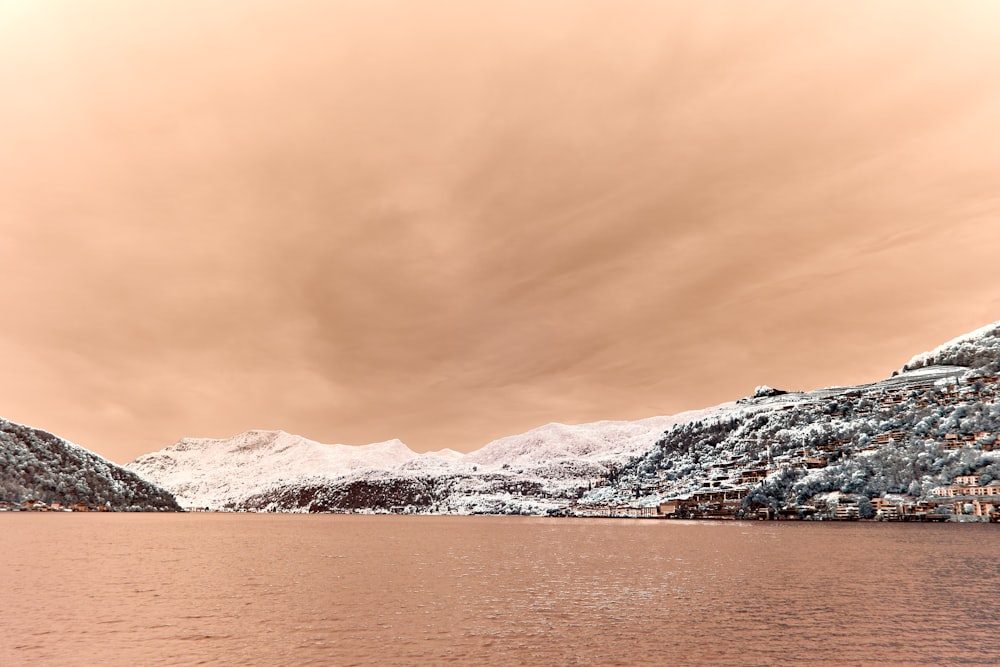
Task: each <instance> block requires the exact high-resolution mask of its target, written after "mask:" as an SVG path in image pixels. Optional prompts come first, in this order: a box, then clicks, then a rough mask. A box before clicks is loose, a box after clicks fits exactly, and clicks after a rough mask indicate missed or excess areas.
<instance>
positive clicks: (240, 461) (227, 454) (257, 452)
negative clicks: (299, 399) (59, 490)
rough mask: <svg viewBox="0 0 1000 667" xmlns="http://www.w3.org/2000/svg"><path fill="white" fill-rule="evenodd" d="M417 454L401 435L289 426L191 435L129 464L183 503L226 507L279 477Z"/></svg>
mask: <svg viewBox="0 0 1000 667" xmlns="http://www.w3.org/2000/svg"><path fill="white" fill-rule="evenodd" d="M440 456H442V457H447V456H448V454H442V455H440ZM417 457H418V455H417V453H416V452H414V451H413V450H411V449H410V448H409V447H407V446H406V445H405V444H403V443H402V442H400V441H399V440H389V441H387V442H379V443H375V444H371V445H360V446H352V445H326V444H322V443H319V442H315V441H313V440H308V439H306V438H303V437H301V436H297V435H292V434H290V433H285V432H284V431H260V430H255V431H246V432H245V433H240V434H239V435H236V436H233V437H231V438H223V439H209V438H185V439H183V440H181V441H180V442H178V443H177V444H175V445H171V446H170V447H167V448H166V449H163V450H160V451H158V452H154V453H152V454H146V455H145V456H141V457H139V458H137V459H136V460H135V461H132V462H131V463H128V464H126V466H125V467H126V468H127V469H129V470H131V471H133V472H135V473H136V474H138V475H140V476H142V477H144V478H146V479H148V480H151V481H153V482H154V483H156V484H159V485H161V486H163V487H164V488H168V489H171V490H172V491H173V492H174V495H175V496H176V497H177V499H178V502H180V503H181V505H183V506H186V507H221V506H222V505H223V504H225V503H226V502H227V501H231V500H233V499H236V498H241V497H243V496H245V495H248V494H250V493H253V492H255V491H257V490H259V489H261V488H264V487H267V486H269V485H272V484H274V483H277V482H283V481H285V482H288V481H292V480H298V479H304V478H309V477H324V478H331V479H332V478H336V477H339V476H342V475H345V474H347V473H349V472H351V471H354V470H358V469H362V468H394V467H397V466H399V465H401V464H403V463H405V462H407V461H411V460H413V459H416V458H417ZM431 458H432V459H434V458H435V457H433V456H432V457H431Z"/></svg>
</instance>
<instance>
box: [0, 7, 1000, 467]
mask: <svg viewBox="0 0 1000 667" xmlns="http://www.w3.org/2000/svg"><path fill="white" fill-rule="evenodd" d="M997 34H1000V8H998V7H997V5H996V3H994V2H991V1H989V0H984V1H982V2H961V1H958V2H949V3H940V2H936V3H930V2H919V1H914V0H906V1H899V2H877V1H876V2H870V3H819V2H815V3H814V2H799V1H795V2H791V1H789V2H777V1H774V2H769V1H767V0H764V1H761V2H755V3H740V2H715V1H713V0H708V1H707V2H703V1H699V2H694V1H690V2H684V1H681V0H679V1H678V2H658V1H653V0H636V1H634V2H628V3H622V2H618V1H617V0H609V1H590V0H577V1H573V2H568V1H564V0H552V1H548V2H544V3H540V2H537V1H534V0H532V1H520V0H504V1H503V2H499V1H492V0H487V1H484V2H467V1H466V0H455V1H444V0H428V1H426V2H419V3H418V2H405V1H398V2H396V1H389V0H363V1H362V0H342V1H338V2H326V1H325V0H246V1H245V2H239V3H233V2H230V1H229V0H138V1H137V0H98V1H95V2H92V1H90V0H61V1H57V0H0V304H2V308H3V313H4V316H3V318H2V326H0V415H3V416H4V417H6V418H8V419H12V420H15V421H19V422H22V423H28V424H31V425H34V426H37V427H40V428H44V429H46V430H49V431H51V432H54V433H56V434H58V435H60V436H63V437H66V438H68V439H70V440H72V441H74V442H77V443H79V444H81V445H84V446H86V447H88V448H89V449H92V450H94V451H96V452H98V453H100V454H102V455H104V456H106V457H108V458H110V459H111V460H113V461H117V462H119V463H124V462H126V461H129V460H131V459H133V458H135V457H136V456H138V455H140V454H142V453H146V452H150V451H154V450H157V449H160V448H162V447H165V446H167V445H169V444H171V443H173V442H175V441H177V440H178V439H180V438H182V437H226V436H229V435H232V434H235V433H238V432H241V431H244V430H247V429H251V428H268V429H283V430H286V431H289V432H292V433H297V434H300V435H303V436H306V437H308V438H311V439H314V440H318V441H321V442H330V443H347V444H363V443H369V442H377V441H382V440H387V439H391V438H400V439H401V440H403V441H404V442H406V443H407V444H408V445H410V446H411V447H412V448H413V449H415V450H417V451H427V450H435V449H440V448H443V447H451V448H454V449H457V450H460V451H469V450H472V449H476V448H478V447H480V446H482V445H484V444H486V443H487V442H489V441H490V440H492V439H494V438H497V437H501V436H504V435H510V434H515V433H519V432H523V431H525V430H528V429H530V428H533V427H535V426H538V425H541V424H544V423H547V422H552V421H558V422H564V423H580V422H588V421H596V420H601V419H638V418H642V417H649V416H653V415H662V414H672V413H676V412H680V411H682V410H687V409H695V408H702V407H706V406H710V405H714V404H717V403H722V402H725V401H730V400H735V399H737V398H739V397H741V396H745V395H748V394H750V393H752V392H753V390H754V387H755V386H757V385H760V384H768V385H771V386H776V387H780V388H784V389H812V388H818V387H824V386H831V385H843V384H853V383H859V382H867V381H873V380H876V379H879V378H882V377H885V376H887V375H888V374H889V373H890V372H891V371H892V370H894V369H896V368H898V367H900V366H901V365H902V364H903V363H905V362H906V361H907V360H908V359H909V357H910V356H912V355H913V354H915V353H918V352H921V351H923V350H926V349H929V348H932V347H934V346H936V345H937V344H939V343H941V342H944V341H945V340H947V339H950V338H952V337H954V336H956V335H959V334H961V333H963V332H965V331H968V330H971V329H974V328H976V327H978V326H981V325H983V324H985V323H988V322H991V321H994V320H1000V256H998V255H997V252H996V248H998V247H1000V219H998V214H1000V145H998V144H1000V134H998V132H997V128H998V127H1000V87H998V86H997V85H996V81H998V80H1000V40H997V39H996V35H997Z"/></svg>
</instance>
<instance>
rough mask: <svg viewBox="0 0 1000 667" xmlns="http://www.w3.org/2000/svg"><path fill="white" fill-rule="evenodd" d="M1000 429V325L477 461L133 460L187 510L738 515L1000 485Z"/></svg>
mask: <svg viewBox="0 0 1000 667" xmlns="http://www.w3.org/2000/svg"><path fill="white" fill-rule="evenodd" d="M998 433H1000V323H995V324H992V325H989V326H987V327H983V328H981V329H979V330H977V331H975V332H972V333H971V334H967V335H965V336H962V337H959V338H957V339H955V340H954V341H951V342H949V343H946V344H945V345H942V346H940V347H938V348H937V349H935V350H932V351H931V352H928V353H925V354H922V355H917V356H916V357H914V358H913V359H911V361H910V362H909V363H907V364H906V366H904V367H903V370H902V371H901V372H897V373H894V374H893V376H892V377H890V378H887V379H885V380H881V381H878V382H873V383H870V384H866V385H859V386H854V387H831V388H826V389H820V390H815V391H809V392H784V391H779V390H774V389H771V388H768V387H758V388H757V390H756V391H755V392H754V394H753V395H752V396H750V397H747V398H743V399H740V400H739V401H736V402H734V403H727V404H723V405H720V406H716V407H714V408H709V409H706V410H700V411H694V412H688V413H683V414H679V415H675V416H670V417H652V418H649V419H643V420H638V421H632V422H624V421H621V422H614V421H603V422H595V423H592V424H579V425H565V424H547V425H544V426H541V427H539V428H536V429H533V430H531V431H528V432H526V433H522V434H520V435H514V436H508V437H505V438H500V439H498V440H495V441H493V442H491V443H489V444H487V445H486V446H484V447H482V448H481V449H479V450H477V451H474V452H471V453H469V454H466V455H462V454H459V453H457V452H452V451H449V450H444V451H442V452H438V453H430V454H417V453H415V452H413V451H412V450H410V449H409V448H408V447H406V446H405V445H403V444H402V443H401V442H399V441H390V442H387V443H377V444H374V445H365V446H359V447H351V446H346V445H322V444H319V443H315V442H312V441H309V440H306V439H304V438H300V437H298V436H292V435H289V434H287V433H282V432H280V431H278V432H272V431H250V432H248V433H245V434H241V435H239V436H236V437H234V438H230V439H226V440H182V441H181V442H180V443H178V444H176V445H173V446H172V447H168V448H167V449H165V450H162V451H160V452H156V453H154V454H149V455H147V456H144V457H141V458H139V459H137V460H136V461H134V462H133V463H131V464H129V465H128V467H129V468H130V469H131V470H134V471H135V472H137V473H139V474H141V475H143V476H145V477H147V478H148V479H150V480H153V481H154V482H156V483H157V484H161V485H163V486H164V487H165V488H168V489H170V490H171V491H173V492H174V493H175V494H176V495H177V496H178V498H179V499H180V500H181V503H182V504H184V505H188V506H207V507H212V508H216V509H235V510H254V511H293V512H318V511H413V512H428V513H457V514H474V513H491V514H545V513H571V514H572V513H578V514H579V513H583V514H587V513H595V512H596V513H600V512H603V511H611V508H615V507H622V506H626V505H631V506H633V507H634V508H641V507H652V506H656V505H658V504H659V503H661V502H665V501H670V500H675V499H676V500H677V501H678V502H682V503H686V504H685V505H684V507H686V508H687V509H686V510H685V511H688V512H691V513H695V514H696V513H697V512H703V513H704V512H708V513H712V512H715V513H717V514H718V515H720V516H722V515H726V516H738V515H741V514H742V513H745V512H748V511H753V510H754V509H755V508H759V507H768V508H771V510H774V511H775V512H776V511H779V510H780V511H793V510H792V508H798V507H812V505H810V503H816V502H820V501H821V500H822V499H823V498H827V497H829V496H830V494H834V496H836V495H837V494H843V495H845V497H846V496H849V497H852V498H854V499H855V502H862V501H864V502H868V503H874V502H876V501H878V502H882V501H884V499H885V497H886V496H887V494H888V495H889V496H892V495H893V494H896V495H895V496H893V497H902V496H904V495H905V496H906V497H907V498H909V500H912V501H913V502H914V503H917V502H925V501H927V499H928V498H930V496H931V495H932V493H933V490H934V489H935V488H938V487H940V486H941V485H944V484H948V483H950V481H951V479H952V478H953V477H955V476H958V475H976V476H978V477H979V478H980V479H983V480H987V481H989V480H992V479H994V478H996V479H1000V447H995V446H994V445H995V444H996V443H997V434H998ZM886 502H888V501H886ZM692 508H693V509H692Z"/></svg>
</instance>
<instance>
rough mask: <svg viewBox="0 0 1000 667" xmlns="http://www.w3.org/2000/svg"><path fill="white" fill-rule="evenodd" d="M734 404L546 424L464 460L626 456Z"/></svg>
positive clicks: (523, 462) (515, 462)
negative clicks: (635, 417)
mask: <svg viewBox="0 0 1000 667" xmlns="http://www.w3.org/2000/svg"><path fill="white" fill-rule="evenodd" d="M734 405H735V403H725V404H723V405H719V406H716V407H713V408H708V409H705V410H692V411H690V412H682V413H680V414H677V415H671V416H667V417H650V418H647V419H640V420H637V421H599V422H593V423H589V424H558V423H551V424H546V425H544V426H540V427H538V428H535V429H532V430H530V431H527V432H526V433H521V434H518V435H511V436H507V437H505V438H500V439H498V440H494V441H493V442H491V443H489V444H487V445H486V446H485V447H483V448H482V449H479V450H476V451H474V452H472V453H470V454H467V455H466V456H465V460H466V461H468V462H471V463H477V464H481V465H493V466H500V465H504V464H506V465H509V466H533V465H538V464H543V463H548V462H552V461H558V460H561V459H576V460H584V461H603V460H627V459H628V458H630V457H631V456H634V455H636V454H638V453H640V452H642V451H644V450H646V449H648V448H649V447H651V446H652V445H653V444H654V443H655V442H656V441H657V440H658V439H659V438H660V436H661V435H662V434H663V432H664V431H666V430H667V429H669V428H671V427H673V426H675V425H677V424H681V423H686V422H692V421H696V420H698V419H704V418H708V417H712V416H715V415H716V414H717V413H719V412H722V411H724V410H725V409H727V408H730V407H731V406H734Z"/></svg>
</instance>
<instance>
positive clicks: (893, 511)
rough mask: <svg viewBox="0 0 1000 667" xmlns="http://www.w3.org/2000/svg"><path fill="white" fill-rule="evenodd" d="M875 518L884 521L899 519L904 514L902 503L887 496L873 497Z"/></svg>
mask: <svg viewBox="0 0 1000 667" xmlns="http://www.w3.org/2000/svg"><path fill="white" fill-rule="evenodd" d="M872 508H873V509H874V510H875V518H876V519H881V520H882V521H897V520H899V518H900V516H901V515H902V514H903V507H902V503H894V502H892V501H891V500H888V499H886V498H872Z"/></svg>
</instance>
